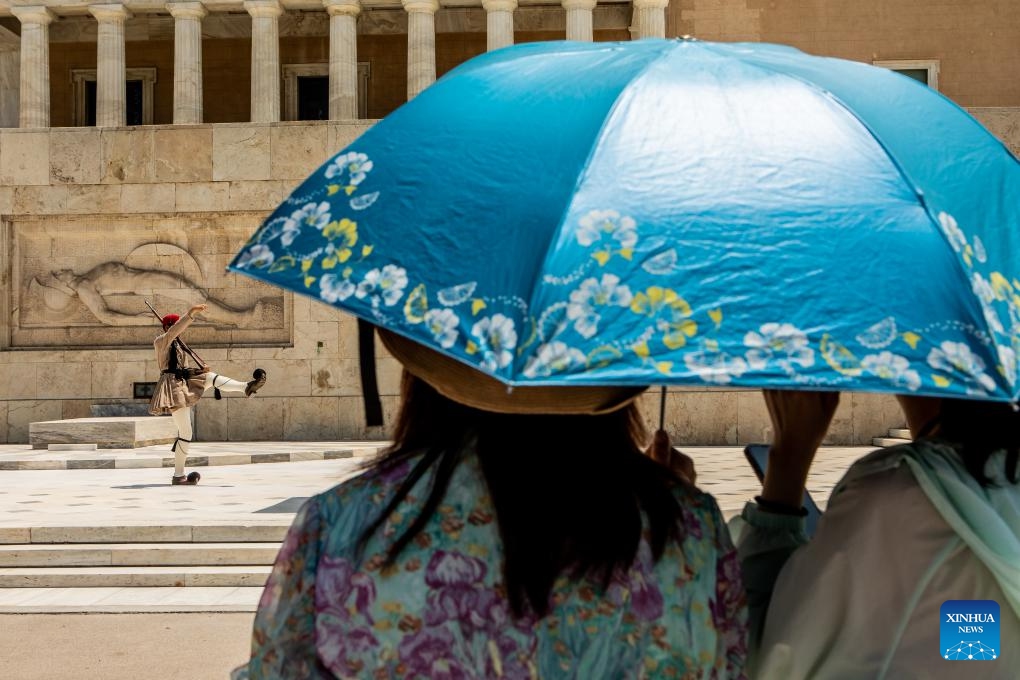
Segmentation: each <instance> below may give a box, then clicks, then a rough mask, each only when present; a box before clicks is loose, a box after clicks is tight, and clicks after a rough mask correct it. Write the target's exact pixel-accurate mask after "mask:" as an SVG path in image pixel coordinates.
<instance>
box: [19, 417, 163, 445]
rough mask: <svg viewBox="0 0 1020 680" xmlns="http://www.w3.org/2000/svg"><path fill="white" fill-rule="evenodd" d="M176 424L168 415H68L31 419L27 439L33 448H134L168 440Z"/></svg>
mask: <svg viewBox="0 0 1020 680" xmlns="http://www.w3.org/2000/svg"><path fill="white" fill-rule="evenodd" d="M176 438H177V426H176V425H175V424H174V421H173V419H172V418H170V417H169V416H160V417H155V416H115V417H108V418H71V419H68V420H45V421H42V422H38V423H30V424H29V426H28V441H29V444H31V445H32V448H33V449H45V448H46V447H47V446H48V445H50V444H96V445H98V446H99V448H101V449H136V448H139V447H143V446H152V445H154V444H169V443H170V442H172V441H174V439H176Z"/></svg>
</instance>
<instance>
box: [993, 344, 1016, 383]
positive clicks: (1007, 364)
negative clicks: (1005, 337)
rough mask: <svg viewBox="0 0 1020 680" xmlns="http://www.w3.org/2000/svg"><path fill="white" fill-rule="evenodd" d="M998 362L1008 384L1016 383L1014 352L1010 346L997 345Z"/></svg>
mask: <svg viewBox="0 0 1020 680" xmlns="http://www.w3.org/2000/svg"><path fill="white" fill-rule="evenodd" d="M996 349H997V350H998V351H999V362H1000V363H1001V364H1002V372H1003V374H1004V376H1005V378H1006V380H1007V382H1009V384H1010V385H1015V384H1016V377H1017V376H1016V352H1015V351H1013V348H1012V347H1007V346H1006V345H998V346H997V347H996Z"/></svg>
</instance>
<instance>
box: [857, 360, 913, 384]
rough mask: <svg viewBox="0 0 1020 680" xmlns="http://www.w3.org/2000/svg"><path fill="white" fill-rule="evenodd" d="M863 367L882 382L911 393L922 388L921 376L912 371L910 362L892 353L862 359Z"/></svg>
mask: <svg viewBox="0 0 1020 680" xmlns="http://www.w3.org/2000/svg"><path fill="white" fill-rule="evenodd" d="M861 367H862V368H864V370H866V371H869V372H870V373H874V374H875V375H877V376H878V377H879V378H881V379H882V380H886V381H889V382H891V383H893V384H894V385H896V386H897V387H905V388H906V389H908V390H910V391H911V392H913V391H915V390H918V389H920V388H921V375H920V374H919V373H918V372H917V371H912V370H910V361H909V360H908V359H907V358H906V357H901V356H899V355H898V354H893V353H892V352H879V353H878V354H869V355H868V356H866V357H864V358H863V359H861Z"/></svg>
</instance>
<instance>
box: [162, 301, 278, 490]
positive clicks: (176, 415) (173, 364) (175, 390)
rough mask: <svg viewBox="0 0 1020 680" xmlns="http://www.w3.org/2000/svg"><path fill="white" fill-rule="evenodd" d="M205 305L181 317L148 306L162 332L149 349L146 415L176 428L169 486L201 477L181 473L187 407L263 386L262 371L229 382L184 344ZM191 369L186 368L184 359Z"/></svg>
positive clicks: (186, 437)
mask: <svg viewBox="0 0 1020 680" xmlns="http://www.w3.org/2000/svg"><path fill="white" fill-rule="evenodd" d="M206 307H207V305H204V304H200V305H194V306H193V307H192V308H191V309H189V310H188V311H187V313H185V314H184V316H178V315H177V314H167V315H166V316H162V317H161V316H160V315H159V314H158V313H157V312H156V310H154V309H152V307H149V309H151V310H152V313H153V314H155V315H156V317H157V318H158V319H159V320H160V322H161V323H162V324H163V333H162V334H161V335H159V336H157V337H156V339H155V341H153V343H152V344H153V346H154V347H155V348H156V362H157V363H158V365H159V381H158V382H157V383H156V389H155V391H154V393H153V395H152V401H151V402H150V403H149V413H151V414H152V415H154V416H162V415H166V414H170V416H171V417H172V418H173V419H174V424H176V425H177V439H176V440H175V441H174V445H173V448H172V449H171V450H172V451H173V452H174V474H173V477H172V478H171V479H170V483H171V484H173V485H186V486H193V485H195V484H198V480H199V479H201V477H202V476H201V475H200V474H198V472H192V473H191V474H189V475H186V476H185V474H184V463H185V461H186V460H187V458H188V446H189V445H190V444H191V439H192V436H193V435H192V428H191V408H192V407H193V406H194V405H195V404H196V403H198V400H199V399H201V398H202V396H203V395H204V394H205V393H206V392H208V391H209V390H213V391H214V392H215V394H216V398H217V399H219V398H220V392H221V391H222V392H238V393H241V392H243V393H244V396H245V397H250V396H251V395H253V394H255V393H256V392H257V391H258V390H259V388H261V387H262V386H263V385H265V383H266V372H265V371H264V370H262V369H261V368H256V369H255V372H254V373H253V374H252V379H251V380H249V381H248V382H247V383H243V382H241V381H239V380H233V379H232V378H228V377H226V376H222V375H219V374H218V373H213V372H212V371H211V370H209V366H208V365H207V364H206V363H205V362H204V361H203V360H202V358H201V357H200V356H198V355H197V354H196V353H195V352H194V351H192V349H191V348H190V347H188V345H187V344H186V343H185V342H184V339H183V338H182V337H181V334H183V333H184V331H186V330H187V329H188V326H190V325H191V324H192V322H193V321H194V320H195V315H196V314H201V313H202V312H204V311H205V310H206ZM189 357H190V358H191V359H192V360H193V361H194V362H195V366H189V365H188V358H189Z"/></svg>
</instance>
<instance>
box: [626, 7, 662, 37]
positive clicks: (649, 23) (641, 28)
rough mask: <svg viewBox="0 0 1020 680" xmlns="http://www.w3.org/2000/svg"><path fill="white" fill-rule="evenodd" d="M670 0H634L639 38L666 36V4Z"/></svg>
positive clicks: (635, 26)
mask: <svg viewBox="0 0 1020 680" xmlns="http://www.w3.org/2000/svg"><path fill="white" fill-rule="evenodd" d="M668 4H669V0H634V21H633V23H634V28H635V29H636V30H637V37H638V40H640V39H642V38H665V37H666V5H668Z"/></svg>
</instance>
